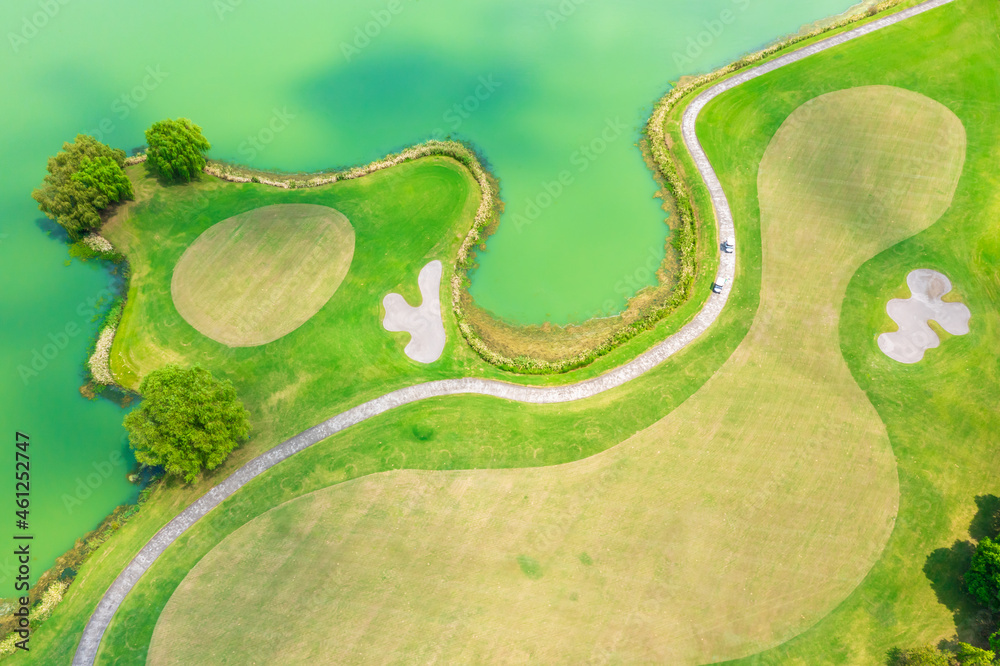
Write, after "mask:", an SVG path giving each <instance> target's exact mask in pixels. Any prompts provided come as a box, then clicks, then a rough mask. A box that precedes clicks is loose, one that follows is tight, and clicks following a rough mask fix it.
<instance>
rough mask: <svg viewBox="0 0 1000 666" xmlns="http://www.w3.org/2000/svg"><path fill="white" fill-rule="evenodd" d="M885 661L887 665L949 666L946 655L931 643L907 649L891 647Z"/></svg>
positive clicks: (949, 661)
mask: <svg viewBox="0 0 1000 666" xmlns="http://www.w3.org/2000/svg"><path fill="white" fill-rule="evenodd" d="M885 663H886V665H887V666H951V660H950V659H949V658H948V655H946V654H942V653H941V652H939V651H938V649H937V648H935V647H934V646H933V645H927V646H925V647H919V648H911V649H909V650H901V649H900V648H892V649H891V650H889V654H888V658H887V659H886V662H885Z"/></svg>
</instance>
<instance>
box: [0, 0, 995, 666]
mask: <svg viewBox="0 0 1000 666" xmlns="http://www.w3.org/2000/svg"><path fill="white" fill-rule="evenodd" d="M908 11H909V12H910V13H904V14H899V12H908ZM893 17H895V18H893ZM998 33H1000V4H998V3H997V2H996V0H954V1H951V2H946V1H941V0H935V1H934V2H931V3H920V2H916V1H915V0H913V1H906V2H902V3H900V4H898V5H896V6H893V7H891V8H889V9H888V11H887V12H884V13H882V14H877V15H874V16H871V17H865V18H863V19H861V20H860V21H858V22H856V23H851V24H845V25H843V26H839V27H836V28H834V29H833V30H831V31H829V32H826V33H823V34H817V35H815V36H811V37H808V38H805V39H803V40H800V41H794V42H793V43H791V44H789V45H787V46H785V47H783V48H775V49H772V50H771V51H768V52H765V53H764V54H763V55H761V56H759V57H757V58H747V64H745V66H743V67H740V68H733V69H732V70H731V71H725V70H724V72H723V73H722V74H720V75H717V76H714V77H706V78H705V79H704V80H701V79H697V80H695V82H694V83H693V84H689V85H690V90H689V91H688V92H687V93H686V94H685V95H684V96H683V97H682V98H681V99H680V101H679V102H677V103H675V104H673V106H671V107H670V108H669V110H668V111H667V113H666V114H665V115H664V117H663V124H662V127H661V128H659V129H661V130H662V136H663V137H664V139H665V144H666V145H667V146H669V150H670V154H671V156H672V159H673V160H674V163H675V165H676V169H677V172H678V174H679V177H680V178H681V180H682V181H683V182H684V184H685V187H686V188H687V189H686V196H687V197H688V198H689V200H690V202H691V205H692V206H693V211H694V215H695V219H696V221H697V239H696V240H697V243H696V248H697V249H696V255H695V258H696V261H695V265H696V266H697V271H696V275H695V276H694V278H693V281H692V285H693V286H692V296H691V297H690V298H689V299H688V300H687V301H686V302H684V303H683V304H681V305H680V306H679V307H677V308H676V309H674V310H672V311H671V312H670V313H669V315H667V316H666V317H665V318H664V319H662V320H661V321H659V322H658V323H657V324H656V326H655V327H653V328H651V329H650V330H647V331H645V332H642V333H640V334H638V335H636V336H635V337H632V338H631V339H629V340H627V341H626V342H624V343H623V344H621V345H620V346H618V347H617V348H615V349H614V350H613V351H611V352H610V353H608V354H606V355H604V356H601V357H600V358H598V359H597V360H596V361H595V362H594V363H592V364H590V365H587V366H585V367H582V368H578V369H575V370H572V371H570V372H567V373H564V374H560V375H536V376H521V375H513V374H510V373H507V372H505V371H504V370H502V369H500V368H499V367H497V366H495V365H492V364H490V363H487V362H486V361H484V360H483V358H482V357H481V356H480V354H478V353H477V352H476V351H474V350H473V349H472V348H471V347H470V346H469V344H468V343H467V341H466V337H465V335H464V334H463V329H462V321H461V319H460V317H458V316H457V315H456V313H455V312H454V311H453V309H452V307H451V304H452V303H453V299H452V295H453V288H454V285H453V282H455V283H461V276H462V275H463V268H462V266H461V265H460V263H459V259H458V257H459V256H460V248H462V247H463V243H465V242H466V238H467V236H468V235H469V234H470V233H475V225H476V222H475V218H476V215H477V210H478V209H479V207H480V204H481V203H482V201H483V198H482V192H481V190H480V186H479V183H478V182H477V180H476V178H475V174H474V170H473V169H471V168H470V167H469V165H468V164H465V163H463V162H461V161H459V160H457V159H453V158H451V157H448V156H446V155H436V156H429V157H420V158H418V159H412V160H409V161H403V162H401V163H398V164H394V165H393V166H389V167H387V168H382V169H377V170H373V171H372V172H371V173H368V174H367V175H364V176H362V177H359V178H351V179H340V180H336V181H335V182H330V183H328V184H323V185H320V186H318V187H300V188H297V187H291V188H282V187H273V186H270V185H267V184H263V183H261V182H230V181H227V180H224V179H221V178H216V177H213V176H209V175H202V176H201V177H200V178H197V179H195V180H193V181H192V182H191V183H187V184H174V185H169V186H168V185H165V184H164V183H163V182H161V181H158V180H157V178H156V177H155V175H154V174H152V173H151V171H150V170H149V168H148V167H147V165H145V164H135V165H132V166H129V167H127V169H126V173H127V175H128V177H129V179H130V180H131V182H132V183H133V186H134V189H135V201H132V202H130V203H128V204H126V205H123V206H122V207H120V208H119V209H118V211H117V213H116V214H115V215H114V216H113V217H112V218H111V219H110V220H109V221H108V222H107V223H106V224H105V225H104V227H103V228H102V230H101V234H102V235H103V236H104V237H105V238H107V239H108V241H110V242H111V243H112V244H113V245H114V247H115V248H116V249H117V250H118V251H120V252H121V253H122V254H124V255H125V256H126V257H127V258H128V262H129V266H130V269H131V275H130V279H129V283H128V292H127V299H126V305H125V307H124V311H123V314H122V317H121V322H120V323H119V324H118V328H117V332H116V334H115V339H114V344H113V346H112V348H111V353H110V369H111V372H112V374H113V376H114V378H115V379H116V381H117V382H118V383H120V384H121V385H122V386H123V387H125V388H128V389H133V390H137V389H138V388H139V387H140V386H141V383H142V381H143V379H144V378H145V377H147V376H148V375H149V374H150V373H151V372H153V371H155V370H157V369H158V368H160V367H162V366H164V365H166V364H168V363H169V364H180V365H183V366H192V365H199V366H202V367H204V368H206V369H208V370H210V371H211V372H212V373H213V374H215V375H216V376H218V377H220V378H224V379H228V380H230V381H231V382H232V383H233V385H234V386H235V387H236V390H237V391H238V393H239V396H240V398H241V399H242V401H243V403H244V404H245V406H246V409H247V411H248V414H249V422H250V425H251V427H252V430H251V436H250V439H249V441H247V442H246V443H245V444H243V445H242V446H240V447H239V448H237V449H236V450H235V451H234V452H233V453H232V455H231V456H230V457H229V459H228V460H227V461H226V462H225V463H224V464H223V465H221V466H220V467H218V468H217V469H215V470H214V471H210V472H205V473H204V474H203V475H202V476H201V477H200V478H198V479H197V480H196V481H194V482H193V483H190V484H188V483H182V482H181V481H179V480H176V479H167V480H164V481H163V482H160V483H158V484H157V485H156V486H155V487H154V489H153V491H152V493H151V494H150V496H149V497H148V499H146V500H145V503H144V504H143V507H142V509H141V511H139V512H138V513H137V514H136V515H135V516H134V517H132V518H131V519H130V520H129V521H128V522H127V523H125V524H123V525H122V526H121V529H120V530H118V531H117V532H116V533H115V534H114V535H113V536H112V537H111V538H110V539H109V540H108V541H107V543H105V544H104V545H103V546H102V547H101V548H100V549H99V550H97V551H96V552H95V553H94V554H93V555H92V556H91V557H90V559H88V560H87V561H86V563H85V564H84V565H83V567H82V568H81V570H80V571H79V572H76V573H77V577H76V579H75V580H74V582H73V583H72V585H71V586H70V587H69V588H68V590H67V592H66V596H65V598H64V600H63V601H62V602H61V603H60V604H59V605H58V606H57V607H56V609H55V611H54V612H53V614H52V617H51V618H50V619H49V620H47V621H46V622H45V623H44V624H42V625H41V626H40V627H39V628H38V629H37V630H36V634H35V636H34V638H33V639H32V640H33V641H35V642H34V643H33V648H32V651H31V652H30V654H27V653H25V654H21V653H17V654H16V655H15V656H14V657H12V660H13V661H20V662H25V663H69V662H71V661H72V662H73V663H75V664H90V663H97V664H133V663H146V664H151V665H154V666H159V665H166V664H191V663H207V664H216V663H239V664H242V663H372V662H376V663H389V662H391V663H411V662H421V663H425V662H436V663H573V664H579V663H602V664H605V663H608V664H611V663H668V664H691V665H695V664H707V663H723V662H724V663H738V664H745V665H747V666H750V665H753V666H757V665H764V664H767V665H770V664H775V665H777V664H781V665H785V664H801V665H812V664H881V663H885V658H886V653H887V650H889V649H890V648H893V647H897V646H903V647H912V646H918V645H926V644H933V643H937V642H938V641H940V640H942V639H952V638H957V639H959V640H963V641H979V640H981V637H980V636H978V635H977V634H976V631H977V628H976V624H975V622H976V620H975V617H974V613H973V612H972V611H971V610H970V606H969V603H968V600H967V599H966V598H965V597H963V594H964V592H963V591H962V589H961V587H960V586H961V583H960V575H961V573H962V571H960V570H958V569H957V568H956V567H957V566H958V565H954V566H937V565H935V566H931V563H932V562H937V561H938V560H935V559H934V558H933V557H932V554H933V553H935V552H939V551H940V550H941V549H947V548H949V547H951V546H952V545H953V544H955V543H957V542H960V541H962V540H966V539H968V538H969V536H970V522H972V520H973V517H974V515H975V514H976V511H977V498H982V497H983V496H987V495H991V494H997V493H998V485H997V479H998V478H1000V456H997V441H996V434H995V433H996V432H998V431H1000V410H998V408H997V405H998V396H1000V365H998V363H997V353H996V349H997V342H998V340H1000V312H998V309H997V307H996V303H997V302H998V300H1000V269H998V267H1000V223H998V220H1000V179H998V176H997V165H998V164H1000V117H998V111H997V110H998V109H1000V78H998V77H997V74H996V73H997V72H998V71H1000V42H998V40H997V34H998ZM790 54H797V55H790ZM738 77H742V78H738ZM737 82H738V85H736V83H737ZM654 117H655V116H654ZM502 175H503V174H502V172H500V173H499V176H500V177H502ZM505 219H507V218H505V217H504V216H501V218H500V222H499V224H500V225H501V226H502V225H503V224H504V221H505ZM609 224H613V223H612V222H609ZM730 234H732V235H733V236H734V237H735V248H736V252H735V254H727V253H725V252H720V244H721V242H722V240H723V239H724V238H725V237H727V236H729V235H730ZM489 242H490V239H485V240H484V241H483V243H484V244H487V245H488V243H489ZM661 250H662V248H661ZM428 269H432V270H431V272H429V273H428V272H426V271H427V270H428ZM914 271H921V272H920V273H918V275H921V276H925V277H926V276H936V275H941V276H942V278H943V281H939V282H940V284H942V285H943V284H947V287H948V289H947V293H946V294H944V292H943V291H941V289H938V290H937V291H934V293H933V294H930V296H927V298H931V297H933V299H935V300H933V305H934V307H939V308H949V307H950V308H951V309H950V310H949V312H955V311H956V309H955V308H956V307H957V306H955V305H954V304H956V303H961V304H963V306H962V307H965V308H966V309H967V312H968V313H970V316H968V317H966V319H967V321H968V326H964V324H963V326H961V327H958V328H955V327H952V328H951V330H955V331H959V330H960V331H961V332H960V334H952V333H950V332H949V327H947V326H946V327H942V326H940V325H939V324H938V323H934V321H932V322H931V323H930V324H927V323H926V318H925V320H924V325H926V326H929V327H930V328H931V330H932V331H933V334H934V335H935V336H936V338H937V341H938V344H937V346H934V345H933V344H926V345H925V348H922V349H921V352H922V355H921V356H920V357H919V358H915V359H914V360H913V361H912V362H910V361H907V362H905V363H903V362H899V361H898V360H894V359H893V358H891V357H890V356H888V355H887V354H886V353H884V352H883V349H881V348H880V342H879V338H880V336H881V335H884V334H893V333H894V332H896V331H897V330H898V329H901V328H902V327H901V326H900V324H899V321H898V320H897V319H894V318H893V317H892V316H891V314H892V312H893V311H892V310H891V309H889V310H887V303H892V302H893V301H894V300H896V301H900V300H903V299H908V298H913V297H916V296H917V295H919V293H920V292H918V291H916V290H914V289H913V287H912V284H914V283H911V284H910V286H908V279H909V278H908V276H910V275H911V274H913V272H914ZM439 275H440V277H439V278H438V276H439ZM418 276H420V278H419V283H418ZM432 278H433V279H432ZM927 279H930V278H927ZM934 279H937V278H936V277H935V278H934ZM935 284H938V283H935ZM428 285H430V286H428ZM716 285H719V288H718V289H717V292H718V293H713V287H714V286H716ZM434 287H437V289H438V292H439V293H438V294H437V296H438V297H439V298H437V299H435V298H434V294H432V293H430V291H429V290H433V288H434ZM939 292H941V293H939ZM472 293H475V291H474V290H473V292H472ZM943 294H944V295H943ZM942 295H943V298H944V300H943V301H941V298H940V297H941V296H942ZM390 296H391V297H390ZM421 303H425V304H430V305H428V306H427V307H426V308H424V309H421V308H420V307H419V306H420V305H421ZM397 312H399V313H400V314H398V315H397V314H396V313H397ZM965 312H966V310H962V312H960V313H959V314H957V315H955V316H956V317H958V318H960V319H961V318H962V317H964V316H965ZM431 319H432V320H433V321H432V322H430V320H431ZM400 321H402V323H399V322H400ZM432 324H433V325H432ZM440 328H443V331H444V337H443V342H442V340H441V336H440V330H439V329H440ZM966 329H967V333H966V332H964V331H965V330H966ZM420 331H423V333H419V334H418V332H420ZM426 331H433V332H432V333H426ZM424 335H426V336H427V338H426V340H430V342H426V341H425V338H424V337H420V336H424ZM418 342H419V343H420V344H419V345H416V343H418ZM882 344H883V345H884V343H882ZM408 345H416V346H408ZM421 345H426V346H427V347H428V348H430V352H427V351H426V350H424V351H421V347H420V346H421ZM442 347H443V351H442ZM404 350H405V351H404ZM36 646H37V647H36Z"/></svg>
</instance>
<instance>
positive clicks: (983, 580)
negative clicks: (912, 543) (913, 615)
mask: <svg viewBox="0 0 1000 666" xmlns="http://www.w3.org/2000/svg"><path fill="white" fill-rule="evenodd" d="M998 516H1000V514H996V515H994V516H993V521H992V525H991V527H993V528H995V527H996V526H997V520H996V519H997V517H998ZM962 579H963V581H964V584H965V589H966V590H967V591H968V592H969V594H970V595H972V597H973V598H974V599H975V600H976V601H977V602H978V603H979V604H981V605H982V606H984V607H985V608H986V609H987V610H989V611H990V612H991V613H992V614H993V617H996V614H998V613H1000V539H996V538H990V537H989V536H984V537H983V538H982V539H980V541H979V544H978V546H977V547H976V551H975V553H974V554H973V556H972V561H971V563H970V565H969V570H968V571H967V572H966V573H965V575H964V576H963V577H962ZM989 641H990V649H989V650H984V649H982V648H978V647H975V646H973V645H969V644H967V643H961V642H953V643H944V644H942V645H940V646H938V647H935V646H933V645H927V646H924V647H919V648H912V649H908V650H904V649H901V648H893V649H892V650H889V653H888V655H887V660H886V663H887V664H888V666H997V665H1000V658H998V655H1000V630H997V631H995V632H994V633H993V634H992V635H991V636H990V637H989Z"/></svg>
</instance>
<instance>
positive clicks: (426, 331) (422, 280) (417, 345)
mask: <svg viewBox="0 0 1000 666" xmlns="http://www.w3.org/2000/svg"><path fill="white" fill-rule="evenodd" d="M441 270H442V267H441V262H440V261H438V260H436V259H435V260H434V261H432V262H430V263H429V264H427V265H426V266H424V267H423V268H421V269H420V275H419V276H418V277H417V284H418V285H419V286H420V296H421V298H423V303H421V304H420V307H416V308H415V307H413V306H412V305H409V304H408V303H407V302H406V299H405V298H403V297H402V296H400V295H399V294H389V295H388V296H386V297H385V298H384V299H382V305H383V306H384V307H385V319H383V320H382V326H383V327H384V328H385V330H387V331H394V332H395V331H406V332H407V333H409V334H410V342H409V344H408V345H406V348H405V349H404V350H403V351H404V352H406V355H407V356H409V357H410V358H412V359H413V360H414V361H417V362H418V363H433V362H434V361H436V360H438V359H439V358H441V353H442V352H443V351H444V342H445V338H444V323H443V322H442V321H441V299H440V297H439V292H440V291H441Z"/></svg>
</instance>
